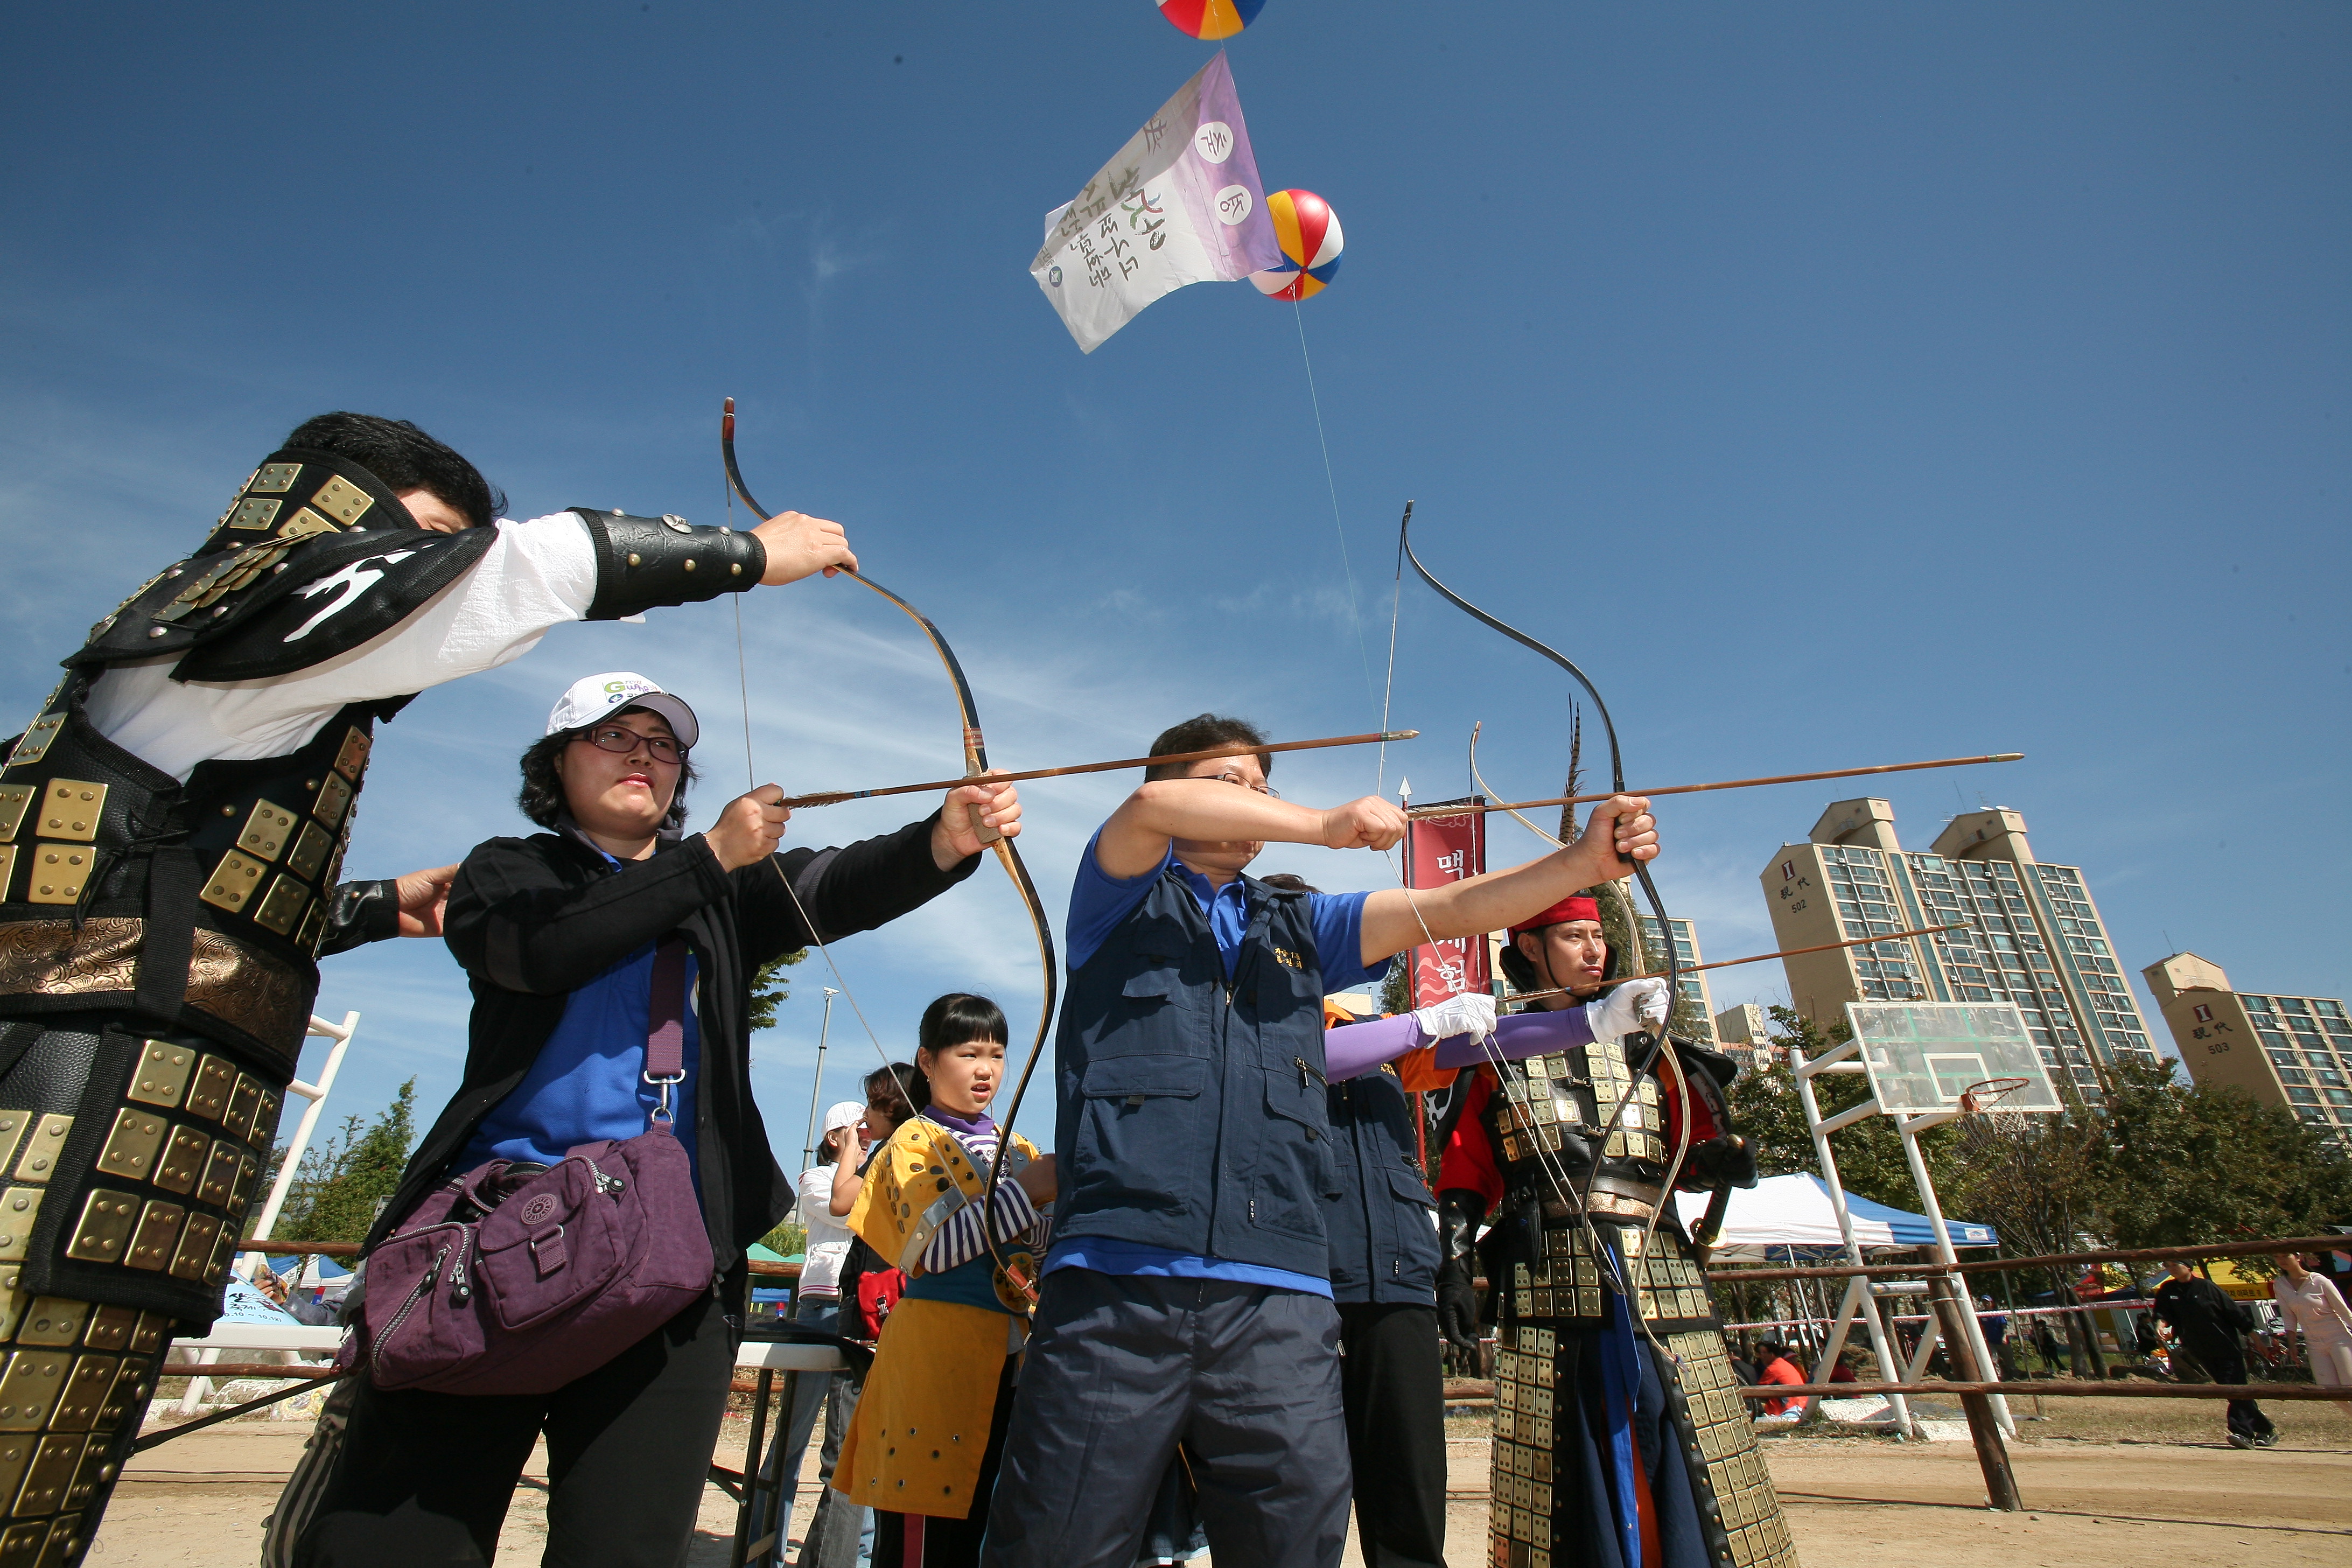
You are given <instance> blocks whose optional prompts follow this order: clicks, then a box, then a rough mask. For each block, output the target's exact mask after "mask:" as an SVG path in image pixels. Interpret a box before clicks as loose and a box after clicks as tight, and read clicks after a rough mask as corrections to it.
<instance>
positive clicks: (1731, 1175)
mask: <svg viewBox="0 0 2352 1568" xmlns="http://www.w3.org/2000/svg"><path fill="white" fill-rule="evenodd" d="M1691 1169H1692V1170H1693V1171H1695V1172H1696V1173H1697V1174H1698V1179H1699V1184H1700V1185H1701V1186H1704V1187H1708V1188H1711V1189H1714V1190H1716V1191H1718V1192H1719V1191H1721V1190H1722V1189H1723V1188H1725V1187H1752V1186H1754V1185H1755V1184H1756V1145H1754V1144H1753V1143H1750V1142H1748V1140H1747V1139H1745V1138H1742V1137H1741V1136H1740V1135H1739V1134H1738V1133H1737V1132H1727V1133H1726V1134H1725V1135H1724V1136H1722V1137H1720V1138H1711V1139H1709V1140H1707V1142H1704V1143H1702V1144H1700V1145H1699V1146H1698V1147H1697V1148H1696V1149H1694V1150H1692V1151H1691Z"/></svg>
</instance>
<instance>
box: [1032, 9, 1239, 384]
mask: <svg viewBox="0 0 2352 1568" xmlns="http://www.w3.org/2000/svg"><path fill="white" fill-rule="evenodd" d="M1281 260H1282V248H1281V246H1280V245H1279V244H1278V243H1277V242H1276V238H1275V233H1274V221H1273V219H1272V218H1271V217H1270V216H1267V214H1266V210H1265V190H1264V189H1263V188H1261V187H1260V185H1259V184H1258V177H1257V160H1256V158H1255V156H1254V155H1253V154H1252V153H1251V152H1250V141H1249V127H1248V126H1246V125H1244V123H1243V122H1242V105H1241V100H1240V98H1239V97H1238V96H1236V95H1235V93H1234V76H1233V70H1232V68H1230V67H1229V66H1228V65H1227V64H1226V63H1225V57H1224V52H1223V50H1220V51H1218V54H1217V58H1214V59H1213V60H1211V61H1210V62H1209V63H1208V64H1207V65H1205V66H1203V67H1202V68H1201V71H1200V74H1199V75H1197V76H1195V77H1194V78H1193V79H1192V80H1191V81H1188V82H1186V83H1185V84H1184V85H1183V86H1182V87H1181V89H1178V90H1177V93H1176V96H1175V97H1173V98H1171V99H1170V100H1168V101H1167V103H1165V104H1164V105H1162V106H1161V108H1160V112H1159V113H1157V114H1155V115H1153V116H1152V117H1151V120H1150V122H1149V123H1148V124H1146V125H1145V126H1144V128H1143V129H1142V130H1140V131H1139V132H1136V133H1135V134H1134V135H1133V136H1132V137H1130V138H1129V140H1128V143H1127V145H1126V146H1124V147H1122V148H1120V149H1119V150H1118V156H1117V157H1116V158H1113V159H1112V160H1111V161H1110V162H1109V163H1106V164H1104V165H1103V166H1102V168H1101V170H1100V171H1098V172H1097V174H1096V175H1095V177H1094V178H1093V179H1091V180H1088V181H1087V185H1086V189H1084V190H1082V191H1080V192H1079V193H1078V194H1077V195H1076V196H1075V197H1073V198H1072V199H1071V200H1069V201H1068V202H1066V203H1064V204H1063V205H1061V206H1059V207H1056V208H1055V209H1054V211H1053V212H1051V213H1049V214H1047V215H1046V217H1045V245H1044V247H1042V248H1041V249H1039V251H1038V252H1037V258H1036V259H1035V260H1034V261H1033V262H1031V263H1030V264H1029V273H1030V276H1031V277H1033V278H1034V279H1037V287H1038V288H1039V289H1043V290H1044V291H1045V298H1046V299H1047V300H1049V301H1050V302H1051V303H1052V304H1053V307H1054V309H1055V311H1056V312H1057V313H1059V315H1060V316H1061V318H1062V322H1063V324H1064V325H1065V326H1066V327H1068V328H1069V329H1070V336H1072V337H1074V338H1076V340H1077V341H1078V347H1079V348H1081V349H1083V350H1085V351H1086V352H1087V353H1094V351H1095V349H1096V347H1097V345H1098V344H1100V343H1101V342H1104V341H1105V340H1106V339H1108V337H1109V336H1110V335H1111V334H1112V333H1113V332H1116V331H1118V330H1119V328H1121V327H1123V326H1125V325H1127V323H1128V322H1129V321H1133V320H1134V319H1135V317H1136V314H1137V313H1138V312H1139V311H1140V310H1142V309H1143V308H1144V307H1145V306H1146V305H1149V304H1150V303H1151V302H1152V301H1153V300H1157V299H1159V298H1160V296H1161V295H1163V294H1168V293H1171V292H1173V291H1174V290H1176V289H1181V288H1183V287H1184V286H1185V285H1186V284H1188V283H1202V282H1226V283H1230V282H1234V281H1236V280H1238V279H1244V278H1246V277H1248V276H1249V275H1250V274H1251V273H1253V272H1261V271H1264V270H1265V269H1266V268H1270V267H1274V266H1276V265H1279V264H1280V262H1281Z"/></svg>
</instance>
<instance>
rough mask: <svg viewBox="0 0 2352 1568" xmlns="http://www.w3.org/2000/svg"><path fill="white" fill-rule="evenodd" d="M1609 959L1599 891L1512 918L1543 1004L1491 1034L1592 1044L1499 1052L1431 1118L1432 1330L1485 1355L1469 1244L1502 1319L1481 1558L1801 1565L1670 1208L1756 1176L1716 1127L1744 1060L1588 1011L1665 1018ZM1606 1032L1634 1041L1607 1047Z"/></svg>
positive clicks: (1517, 978)
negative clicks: (1486, 1544)
mask: <svg viewBox="0 0 2352 1568" xmlns="http://www.w3.org/2000/svg"><path fill="white" fill-rule="evenodd" d="M1502 963H1503V973H1504V976H1505V977H1506V978H1507V980H1509V981H1510V983H1511V985H1512V987H1513V988H1514V989H1515V990H1517V991H1521V992H1532V993H1535V995H1534V996H1533V997H1532V998H1531V999H1530V1000H1529V1001H1528V1003H1527V1004H1526V1007H1527V1009H1528V1011H1526V1012H1523V1013H1521V1014H1520V1015H1518V1016H1517V1017H1514V1018H1510V1019H1506V1020H1504V1021H1503V1023H1502V1024H1501V1025H1498V1026H1497V1028H1496V1035H1497V1037H1501V1036H1503V1035H1504V1034H1505V1033H1506V1032H1507V1031H1510V1030H1511V1028H1512V1026H1514V1025H1522V1026H1526V1025H1532V1023H1533V1020H1534V1019H1535V1018H1536V1017H1538V1016H1543V1015H1547V1014H1553V1015H1556V1014H1559V1013H1562V1012H1569V1013H1571V1014H1572V1015H1580V1019H1579V1021H1581V1020H1582V1019H1583V1018H1590V1019H1592V1020H1593V1026H1591V1027H1590V1029H1589V1030H1579V1031H1578V1033H1588V1032H1589V1033H1590V1034H1591V1036H1593V1037H1594V1038H1593V1040H1592V1043H1591V1044H1590V1045H1586V1044H1582V1043H1567V1044H1564V1045H1563V1046H1562V1047H1561V1048H1558V1049H1554V1050H1549V1051H1547V1052H1545V1053H1544V1054H1541V1055H1534V1056H1529V1057H1528V1058H1526V1059H1525V1060H1524V1061H1523V1062H1515V1061H1512V1060H1510V1059H1508V1054H1498V1055H1495V1056H1490V1057H1489V1058H1487V1059H1486V1060H1485V1061H1483V1062H1482V1063H1481V1064H1480V1065H1478V1066H1477V1067H1476V1068H1474V1069H1472V1073H1471V1075H1470V1077H1469V1078H1468V1079H1467V1080H1466V1081H1465V1082H1463V1083H1461V1084H1460V1085H1459V1086H1458V1087H1457V1089H1456V1090H1455V1094H1454V1103H1453V1105H1452V1106H1451V1107H1450V1108H1449V1110H1448V1113H1447V1116H1446V1119H1445V1121H1444V1159H1443V1161H1442V1163H1440V1166H1439V1172H1438V1181H1437V1185H1438V1226H1439V1233H1440V1240H1441V1243H1442V1245H1443V1247H1444V1253H1445V1261H1444V1266H1443V1268H1441V1269H1440V1271H1439V1274H1438V1280H1437V1300H1438V1321H1439V1323H1440V1324H1441V1326H1442V1327H1443V1329H1444V1333H1445V1335H1446V1337H1447V1339H1448V1340H1450V1341H1452V1342H1454V1344H1455V1345H1456V1346H1466V1347H1471V1348H1475V1343H1476V1339H1477V1323H1478V1316H1479V1313H1478V1299H1477V1295H1476V1292H1475V1289H1474V1287H1473V1285H1472V1283H1471V1280H1472V1278H1473V1276H1474V1275H1475V1273H1476V1272H1477V1265H1478V1263H1479V1261H1480V1259H1479V1257H1478V1255H1479V1254H1483V1255H1484V1261H1485V1265H1486V1278H1487V1279H1488V1280H1489V1281H1490V1286H1489V1289H1490V1291H1491V1297H1490V1300H1492V1301H1493V1303H1494V1305H1495V1307H1496V1312H1495V1317H1496V1320H1497V1321H1498V1323H1499V1325H1500V1326H1499V1331H1498V1334H1497V1345H1496V1358H1495V1361H1496V1366H1495V1379H1496V1401H1495V1404H1496V1410H1495V1440H1494V1478H1493V1497H1494V1503H1493V1513H1492V1516H1491V1527H1490V1535H1491V1538H1492V1542H1493V1553H1492V1557H1493V1561H1494V1562H1496V1563H1507V1564H1509V1565H1510V1568H1521V1565H1522V1564H1525V1565H1528V1568H1535V1565H1542V1568H1553V1565H1557V1568H1570V1565H1571V1564H1573V1565H1578V1568H1581V1565H1584V1564H1597V1563H1615V1564H1622V1568H1683V1565H1685V1564H1693V1565H1696V1564H1700V1563H1704V1564H1706V1565H1708V1568H1795V1565H1796V1552H1795V1550H1794V1548H1793V1547H1791V1546H1790V1542H1789V1531H1788V1527H1787V1525H1786V1522H1785V1521H1783V1520H1782V1518H1781V1514H1780V1500H1779V1499H1778V1498H1777V1497H1776V1496H1775V1495H1774V1493H1773V1491H1772V1482H1771V1479H1770V1477H1769V1475H1767V1474H1766V1472H1765V1469H1764V1465H1763V1461H1762V1460H1761V1458H1759V1456H1758V1454H1757V1452H1756V1439H1755V1434H1754V1431H1753V1429H1752V1428H1751V1427H1750V1426H1749V1424H1748V1411H1747V1409H1746V1407H1745V1406H1744V1405H1742V1403H1741V1402H1740V1400H1739V1399H1738V1397H1737V1395H1736V1394H1735V1393H1734V1390H1735V1388H1736V1381H1735V1379H1734V1378H1733V1377H1732V1374H1731V1365H1730V1361H1729V1359H1728V1357H1727V1354H1726V1353H1725V1350H1724V1342H1723V1331H1722V1328H1721V1326H1720V1325H1719V1324H1718V1322H1717V1319H1716V1316H1715V1312H1714V1306H1713V1302H1712V1300H1711V1299H1710V1297H1709V1294H1708V1291H1707V1286H1706V1273H1705V1270H1704V1268H1703V1266H1702V1263H1701V1261H1700V1259H1699V1257H1698V1255H1697V1252H1696V1248H1695V1247H1692V1245H1691V1243H1690V1241H1689V1240H1688V1238H1687V1237H1685V1235H1684V1234H1683V1231H1682V1228H1681V1226H1679V1225H1678V1224H1677V1223H1676V1221H1675V1213H1674V1209H1673V1207H1672V1205H1671V1204H1670V1203H1669V1201H1668V1194H1669V1192H1670V1191H1671V1190H1672V1189H1673V1188H1675V1187H1677V1186H1679V1187H1685V1188H1692V1189H1720V1188H1723V1187H1727V1186H1754V1185H1755V1184H1756V1161H1755V1156H1754V1154H1753V1153H1752V1152H1750V1151H1749V1150H1748V1147H1747V1145H1746V1144H1745V1143H1744V1142H1742V1141H1741V1140H1739V1139H1738V1138H1736V1137H1733V1136H1732V1135H1731V1133H1730V1129H1729V1117H1728V1115H1727V1103H1726V1101H1725V1099H1724V1089H1726V1088H1727V1086H1728V1085H1729V1084H1730V1082H1731V1079H1732V1076H1733V1071H1734V1068H1733V1067H1732V1063H1731V1061H1730V1059H1729V1058H1727V1057H1725V1056H1723V1055H1722V1054H1721V1053H1719V1052H1717V1051H1713V1050H1709V1049H1707V1048H1706V1047H1701V1046H1698V1045H1696V1044H1694V1043H1692V1042H1690V1041H1687V1040H1682V1039H1675V1040H1672V1041H1671V1042H1660V1041H1657V1040H1656V1039H1655V1038H1654V1037H1653V1036H1652V1035H1651V1034H1649V1033H1647V1032H1641V1033H1634V1032H1632V1030H1631V1028H1630V1026H1628V1025H1626V1024H1622V1023H1618V1022H1617V1021H1616V1020H1615V1019H1614V1018H1612V1017H1611V1016H1609V1012H1608V1011H1607V1010H1604V1009H1603V1008H1601V1007H1598V1006H1593V1005H1591V1004H1594V1003H1597V1002H1599V1001H1601V999H1602V998H1604V997H1608V996H1612V994H1615V995H1622V994H1624V993H1627V992H1632V991H1634V990H1636V989H1643V1001H1644V1002H1645V1003H1650V1004H1651V1005H1648V1006H1644V1007H1643V1008H1642V1009H1641V1010H1640V1011H1641V1016H1640V1019H1639V1022H1640V1023H1641V1024H1643V1026H1652V1025H1653V1020H1655V1019H1662V1018H1663V1016H1664V1001H1665V998H1664V996H1663V994H1657V993H1662V992H1663V983H1661V982H1659V981H1656V980H1654V979H1651V980H1646V981H1645V980H1643V979H1634V980H1630V981H1618V980H1616V979H1615V976H1616V974H1617V973H1618V963H1619V957H1618V954H1617V952H1616V951H1615V949H1614V948H1613V947H1612V944H1611V943H1610V942H1609V940H1608V937H1607V936H1606V934H1605V933H1604V931H1603V930H1602V927H1601V907H1600V904H1599V902H1598V901H1597V900H1595V899H1593V898H1592V897H1591V896H1590V895H1589V894H1578V895H1575V896H1573V897H1570V898H1567V899H1563V900H1560V901H1559V903H1557V904H1554V905H1553V906H1552V907H1551V908H1549V909H1548V910H1544V911H1543V912H1542V913H1540V914H1538V915H1534V916H1531V917H1530V918H1528V919H1527V920H1525V921H1520V922H1519V923H1517V924H1516V925H1514V926H1512V927H1511V942H1510V945H1509V946H1508V947H1507V948H1505V949H1504V950H1503V952H1502ZM1647 987H1655V988H1657V991H1656V992H1652V991H1650V990H1648V989H1646V988H1647ZM1653 998H1654V1000H1653ZM1568 1022H1569V1020H1566V1019H1561V1020H1559V1023H1560V1024H1561V1025H1563V1026H1565V1025H1566V1024H1567V1023H1568ZM1612 1025H1613V1026H1614V1027H1615V1028H1617V1029H1622V1030H1624V1031H1625V1032H1623V1033H1622V1036H1621V1037H1612ZM1538 1027H1539V1026H1538ZM1566 1038H1567V1036H1566V1031H1565V1030H1563V1040H1564V1041H1565V1040H1566ZM1514 1043H1517V1042H1514ZM1510 1054H1516V1053H1510ZM1489 1215H1492V1217H1493V1219H1494V1222H1495V1223H1494V1226H1493V1227H1492V1228H1491V1229H1490V1230H1489V1231H1488V1232H1487V1233H1486V1238H1485V1240H1484V1242H1483V1243H1482V1242H1480V1241H1478V1240H1477V1232H1478V1226H1479V1224H1480V1222H1481V1221H1482V1220H1484V1219H1486V1217H1488V1216H1489Z"/></svg>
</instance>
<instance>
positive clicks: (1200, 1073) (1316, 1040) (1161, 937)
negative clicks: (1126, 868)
mask: <svg viewBox="0 0 2352 1568" xmlns="http://www.w3.org/2000/svg"><path fill="white" fill-rule="evenodd" d="M1242 882H1243V887H1244V892H1245V896H1246V898H1247V900H1248V910H1249V921H1248V925H1247V928H1246V930H1245V932H1244V936H1243V939H1242V945H1241V951H1240V952H1239V954H1238V955H1237V957H1236V958H1235V961H1234V977H1233V980H1232V982H1231V983H1230V984H1228V983H1227V981H1226V980H1225V977H1224V966H1223V962H1222V961H1221V960H1220V958H1219V957H1218V953H1217V941H1216V938H1215V937H1214V936H1213V935H1212V934H1211V932H1210V930H1209V917H1208V916H1207V915H1206V914H1205V913H1203V912H1202V909H1201V901H1200V900H1199V898H1198V897H1196V896H1195V895H1194V893H1193V891H1192V884H1191V883H1190V882H1189V881H1187V880H1186V879H1185V876H1184V872H1183V870H1182V868H1181V867H1179V866H1177V865H1175V864H1173V863H1171V865H1170V866H1169V867H1168V868H1167V869H1166V870H1165V871H1163V872H1162V873H1161V874H1160V879H1159V880H1158V881H1156V882H1154V883H1153V884H1152V885H1151V890H1150V892H1148V893H1147V894H1145V895H1144V898H1143V900H1142V901H1141V902H1140V903H1139V904H1138V905H1137V906H1136V907H1135V909H1134V910H1133V911H1132V912H1131V913H1129V916H1128V917H1127V919H1126V920H1125V921H1122V922H1120V924H1119V925H1118V927H1117V928H1116V929H1115V930H1113V931H1112V932H1111V934H1110V935H1109V937H1108V939H1106V940H1105V941H1104V942H1103V944H1102V946H1101V947H1100V948H1099V949H1098V950H1097V952H1095V954H1094V956H1093V957H1092V958H1089V959H1088V960H1087V962H1086V963H1084V964H1083V965H1081V966H1080V967H1078V968H1077V969H1076V970H1074V971H1073V972H1072V973H1071V975H1070V994H1069V995H1068V997H1067V998H1066V999H1065V1000H1064V1002H1063V1004H1062V1021H1061V1028H1060V1033H1059V1034H1058V1036H1057V1037H1056V1039H1055V1089H1056V1093H1057V1100H1058V1113H1057V1115H1056V1117H1055V1127H1054V1148H1055V1156H1056V1161H1055V1163H1056V1164H1057V1165H1058V1166H1059V1176H1060V1186H1061V1192H1060V1197H1059V1201H1058V1202H1057V1204H1056V1205H1055V1206H1056V1209H1057V1211H1058V1217H1057V1219H1056V1220H1055V1239H1056V1240H1059V1239H1060V1238H1062V1237H1080V1236H1100V1237H1114V1238H1116V1239H1118V1240H1121V1241H1130V1242H1139V1243H1142V1244H1144V1245H1147V1246H1151V1247H1167V1248H1169V1249H1171V1251H1175V1252H1181V1253H1188V1254H1194V1255H1199V1256H1203V1257H1210V1258H1223V1259H1225V1260H1226V1261H1228V1262H1234V1263H1254V1264H1257V1265H1259V1266H1261V1267H1264V1268H1283V1269H1287V1270H1289V1271H1291V1272H1292V1273H1296V1274H1307V1275H1313V1276H1315V1277H1316V1278H1318V1279H1320V1278H1322V1277H1323V1276H1324V1273H1325V1270H1326V1266H1327V1251H1326V1247H1325V1243H1324V1231H1323V1209H1324V1205H1325V1204H1326V1203H1327V1202H1329V1201H1331V1200H1333V1199H1336V1198H1337V1197H1338V1195H1339V1177H1338V1171H1337V1168H1336V1166H1335V1164H1334V1162H1333V1159H1332V1152H1331V1138H1330V1123H1329V1119H1328V1112H1327V1110H1326V1107H1325V1104H1324V1080H1323V978H1322V968H1321V965H1320V963H1319V962H1318V959H1317V956H1316V952H1315V931H1314V925H1313V922H1312V921H1311V920H1310V919H1309V917H1308V913H1307V895H1305V894H1303V893H1293V892H1286V891H1280V890H1277V889H1272V888H1268V887H1266V886H1265V884H1264V883H1262V882H1259V881H1256V880H1255V879H1250V878H1246V877H1244V879H1242Z"/></svg>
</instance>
